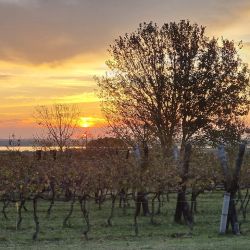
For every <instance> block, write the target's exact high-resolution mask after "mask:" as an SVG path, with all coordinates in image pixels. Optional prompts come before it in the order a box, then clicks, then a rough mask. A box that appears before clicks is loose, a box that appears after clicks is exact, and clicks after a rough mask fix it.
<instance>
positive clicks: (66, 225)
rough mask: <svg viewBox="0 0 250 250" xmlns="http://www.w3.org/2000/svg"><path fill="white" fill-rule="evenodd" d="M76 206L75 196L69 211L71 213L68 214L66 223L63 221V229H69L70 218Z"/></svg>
mask: <svg viewBox="0 0 250 250" xmlns="http://www.w3.org/2000/svg"><path fill="white" fill-rule="evenodd" d="M74 204H75V196H74V197H73V199H72V201H71V203H70V209H69V213H68V214H67V216H66V217H65V219H64V221H63V227H69V226H70V225H69V222H68V220H69V218H70V217H71V215H72V213H73V209H74Z"/></svg>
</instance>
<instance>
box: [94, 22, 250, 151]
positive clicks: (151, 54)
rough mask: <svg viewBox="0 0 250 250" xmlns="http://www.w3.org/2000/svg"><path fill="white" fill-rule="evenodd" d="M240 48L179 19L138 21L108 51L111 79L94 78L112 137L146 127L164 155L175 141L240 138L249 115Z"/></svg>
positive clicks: (245, 76)
mask: <svg viewBox="0 0 250 250" xmlns="http://www.w3.org/2000/svg"><path fill="white" fill-rule="evenodd" d="M240 48H241V45H239V46H237V45H235V43H234V41H229V40H227V39H222V40H221V41H220V40H219V39H216V38H214V37H213V38H209V37H207V36H206V35H205V27H204V26H199V25H198V24H191V23H190V22H189V21H185V20H182V21H180V22H178V23H176V22H170V23H168V24H164V25H163V26H162V27H159V26H158V25H157V24H153V23H152V22H150V23H143V24H140V26H139V28H138V29H137V30H136V31H134V32H132V33H130V34H125V36H123V37H122V36H120V37H119V38H118V39H116V40H115V42H114V44H113V45H111V46H110V49H109V52H110V55H111V58H112V59H111V60H109V61H107V65H108V67H109V69H110V74H107V75H106V76H104V77H102V78H99V79H98V84H99V87H100V96H101V97H102V99H103V105H102V107H103V111H104V113H105V115H106V117H107V118H108V120H109V122H110V124H111V126H112V127H113V129H114V131H115V132H119V133H120V134H122V133H124V131H125V132H126V133H129V131H130V129H134V127H135V126H136V124H137V125H141V124H145V123H146V124H147V125H148V128H149V129H150V131H151V132H152V133H153V134H154V135H155V136H156V137H157V138H158V139H159V141H160V143H161V145H162V148H163V149H164V150H167V149H168V148H171V146H172V145H173V143H174V142H175V141H176V140H179V141H181V144H182V145H184V144H185V143H186V142H187V141H189V140H192V139H194V138H199V139H201V138H203V139H204V138H205V139H209V140H211V141H213V142H217V141H218V140H220V141H221V140H223V141H227V140H231V141H234V140H238V139H239V137H240V134H241V133H242V131H243V128H244V124H243V122H242V120H241V117H242V116H244V115H246V114H247V113H248V110H249V98H248V94H249V92H248V86H249V79H248V78H249V72H248V69H247V65H246V64H244V63H243V62H242V61H241V59H240V58H239V55H238V49H240ZM121 130H122V131H121Z"/></svg>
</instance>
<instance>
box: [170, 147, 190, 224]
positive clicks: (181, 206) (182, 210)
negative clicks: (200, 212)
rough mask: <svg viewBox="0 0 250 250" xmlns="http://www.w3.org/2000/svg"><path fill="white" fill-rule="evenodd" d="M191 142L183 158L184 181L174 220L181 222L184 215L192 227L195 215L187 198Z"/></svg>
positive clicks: (179, 192) (181, 184)
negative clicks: (193, 215)
mask: <svg viewBox="0 0 250 250" xmlns="http://www.w3.org/2000/svg"><path fill="white" fill-rule="evenodd" d="M191 149H192V147H191V144H187V145H186V146H185V152H184V160H183V169H182V176H181V177H182V181H181V183H180V186H181V187H180V190H179V191H178V195H177V203H176V209H175V215H174V221H175V222H176V223H181V219H182V215H183V217H184V220H185V222H186V223H187V224H188V225H189V226H190V227H192V225H193V217H192V214H191V211H190V208H189V204H188V202H187V200H186V184H185V182H186V181H187V175H188V170H189V161H190V156H191Z"/></svg>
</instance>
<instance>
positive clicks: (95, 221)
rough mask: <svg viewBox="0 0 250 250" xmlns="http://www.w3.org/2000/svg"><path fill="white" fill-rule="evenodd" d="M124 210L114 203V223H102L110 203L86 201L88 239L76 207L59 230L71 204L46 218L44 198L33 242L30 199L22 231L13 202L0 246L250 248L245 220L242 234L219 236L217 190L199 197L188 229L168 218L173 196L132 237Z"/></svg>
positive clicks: (219, 197) (60, 206)
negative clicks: (99, 203) (196, 209)
mask: <svg viewBox="0 0 250 250" xmlns="http://www.w3.org/2000/svg"><path fill="white" fill-rule="evenodd" d="M130 203H131V207H130V208H128V209H127V214H126V215H123V211H122V209H121V208H119V207H118V204H116V208H115V215H114V218H113V226H112V227H108V226H107V223H106V221H107V218H108V216H109V213H110V207H111V206H110V204H111V203H110V201H109V200H107V201H106V202H105V203H104V204H103V206H102V209H101V210H99V209H98V206H97V205H96V204H94V203H93V202H91V203H90V204H89V210H90V223H91V231H90V233H89V240H88V241H86V240H85V238H84V237H83V235H82V232H83V230H84V229H85V223H84V220H83V218H82V217H81V213H80V208H79V205H78V204H76V205H75V210H74V212H73V214H72V217H71V219H70V227H69V228H63V227H62V222H63V218H64V217H65V215H66V214H67V211H68V209H69V206H70V204H69V203H67V202H56V203H55V206H54V208H53V212H52V214H51V217H50V218H47V217H46V210H47V208H48V202H46V201H42V200H41V201H39V204H38V208H39V219H40V227H41V231H40V234H39V238H38V240H37V241H36V242H34V241H33V240H31V237H32V233H33V232H34V223H33V219H32V207H31V203H27V205H26V206H27V208H28V212H23V222H22V227H21V230H19V231H17V230H16V226H15V224H16V206H15V204H11V206H10V207H9V208H8V216H9V220H8V221H6V220H5V219H4V218H2V219H1V222H0V249H23V250H26V249H51V250H53V249H60V250H64V249H72V250H73V249H103V250H105V249H168V250H169V249H185V250H189V249H204V250H207V249H214V250H215V249H220V250H223V249H227V250H229V249H240V250H241V249H250V220H248V219H249V218H248V217H249V216H250V215H249V213H248V214H247V220H246V221H245V222H243V220H242V216H241V215H239V219H240V222H241V230H242V235H241V236H234V235H232V234H228V235H219V234H218V229H219V222H220V214H221V206H222V192H216V193H210V192H207V193H205V194H202V195H201V196H200V197H198V213H197V215H196V216H195V225H194V228H193V230H192V231H190V230H189V228H188V227H187V226H186V225H184V224H183V225H177V224H175V223H174V222H173V213H174V207H175V195H174V194H173V195H170V201H169V202H168V201H167V200H166V199H165V200H164V206H163V207H162V213H161V215H157V216H156V217H155V221H156V225H152V224H150V218H149V217H139V219H138V222H139V235H138V236H135V233H134V227H133V212H134V206H133V203H132V201H131V202H130Z"/></svg>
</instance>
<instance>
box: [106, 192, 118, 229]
mask: <svg viewBox="0 0 250 250" xmlns="http://www.w3.org/2000/svg"><path fill="white" fill-rule="evenodd" d="M111 199H112V205H111V212H110V216H109V218H108V225H109V226H110V227H112V221H111V220H112V218H113V216H114V209H115V200H116V195H115V194H112V195H111Z"/></svg>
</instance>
